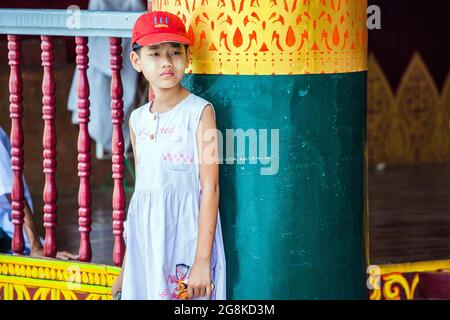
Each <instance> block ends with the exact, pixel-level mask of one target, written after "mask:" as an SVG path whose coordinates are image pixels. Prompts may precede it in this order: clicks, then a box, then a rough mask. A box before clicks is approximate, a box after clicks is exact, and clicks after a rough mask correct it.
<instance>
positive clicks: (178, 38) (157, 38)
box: [136, 33, 191, 46]
mask: <svg viewBox="0 0 450 320" xmlns="http://www.w3.org/2000/svg"><path fill="white" fill-rule="evenodd" d="M162 42H178V43H182V44H187V45H189V44H190V43H191V42H190V41H189V39H188V38H186V37H185V36H182V35H180V34H177V33H156V34H149V35H147V36H145V37H142V38H140V39H139V40H136V43H137V44H138V45H140V46H151V45H154V44H158V43H162Z"/></svg>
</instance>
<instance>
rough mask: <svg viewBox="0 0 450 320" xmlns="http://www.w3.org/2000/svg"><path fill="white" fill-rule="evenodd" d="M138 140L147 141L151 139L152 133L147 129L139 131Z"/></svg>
mask: <svg viewBox="0 0 450 320" xmlns="http://www.w3.org/2000/svg"><path fill="white" fill-rule="evenodd" d="M138 138H139V140H145V139H146V138H150V131H148V130H147V129H145V128H144V129H141V130H139V134H138Z"/></svg>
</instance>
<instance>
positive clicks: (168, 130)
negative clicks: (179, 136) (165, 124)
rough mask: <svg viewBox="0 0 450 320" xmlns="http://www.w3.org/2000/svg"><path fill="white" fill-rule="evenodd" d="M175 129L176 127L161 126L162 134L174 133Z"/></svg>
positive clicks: (160, 131)
mask: <svg viewBox="0 0 450 320" xmlns="http://www.w3.org/2000/svg"><path fill="white" fill-rule="evenodd" d="M174 130H175V127H172V128H159V133H160V134H173V131H174Z"/></svg>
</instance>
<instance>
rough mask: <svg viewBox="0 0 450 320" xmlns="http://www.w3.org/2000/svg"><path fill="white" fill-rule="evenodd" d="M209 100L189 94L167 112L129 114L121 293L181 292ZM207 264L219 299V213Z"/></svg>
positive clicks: (194, 223) (222, 289)
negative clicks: (131, 148) (130, 183)
mask: <svg viewBox="0 0 450 320" xmlns="http://www.w3.org/2000/svg"><path fill="white" fill-rule="evenodd" d="M208 104H210V103H209V102H208V101H206V100H204V99H202V98H200V97H198V96H196V95H194V94H190V95H189V96H187V97H186V98H185V99H184V100H183V101H181V102H180V103H179V104H177V105H176V106H175V107H173V108H172V109H171V110H170V111H168V112H164V113H159V114H158V113H151V112H150V103H147V104H145V105H143V106H142V107H140V108H138V109H136V110H134V111H133V112H132V114H131V118H130V122H131V127H132V128H133V132H134V134H135V141H136V143H135V148H136V150H135V153H136V185H135V190H134V193H133V196H132V197H131V200H130V205H129V209H128V216H127V221H126V222H125V226H124V227H125V235H124V236H125V238H126V245H127V247H126V261H125V270H124V278H123V284H122V299H123V300H130V299H132V300H137V299H152V300H160V299H162V300H175V299H183V298H185V297H186V294H187V292H186V290H185V289H186V283H187V280H188V279H189V275H190V271H191V268H192V265H193V262H194V258H195V251H196V246H197V238H198V223H199V211H200V197H201V186H200V178H199V165H198V150H197V149H198V148H197V143H196V131H197V127H198V124H199V120H200V116H201V114H202V111H203V109H204V108H205V106H207V105H208ZM210 105H211V104H210ZM211 271H212V273H211V275H212V278H211V279H212V281H213V283H214V287H215V288H214V290H213V292H212V294H211V299H217V300H224V299H226V274H225V253H224V247H223V239H222V229H221V224H220V216H219V212H218V218H217V227H216V233H215V240H214V244H213V250H212V254H211ZM203 299H204V298H203Z"/></svg>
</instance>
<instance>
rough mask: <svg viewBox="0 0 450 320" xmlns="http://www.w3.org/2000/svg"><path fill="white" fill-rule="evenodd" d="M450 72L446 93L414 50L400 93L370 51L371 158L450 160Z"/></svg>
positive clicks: (397, 161)
mask: <svg viewBox="0 0 450 320" xmlns="http://www.w3.org/2000/svg"><path fill="white" fill-rule="evenodd" d="M449 79H450V73H449V75H448V78H447V81H446V83H445V85H444V87H443V91H442V94H441V95H439V90H438V88H437V86H436V84H435V82H434V80H433V78H432V76H431V74H430V72H429V71H428V68H427V67H426V64H425V63H424V61H423V60H422V57H421V56H420V55H419V54H418V53H415V54H414V55H413V57H412V58H411V61H410V63H409V64H408V67H407V68H406V70H405V73H404V74H403V77H402V79H401V81H400V85H399V88H398V91H397V93H396V94H394V93H393V92H392V90H391V88H390V84H389V82H388V81H387V79H386V77H385V75H384V73H383V70H382V69H381V67H380V65H379V64H378V62H377V61H376V58H375V57H374V56H373V55H370V57H369V72H368V88H367V130H368V150H369V164H370V165H375V164H377V163H381V162H384V163H387V164H389V165H405V164H407V165H409V164H437V163H444V162H448V161H450V125H449V120H450V111H449V109H450V80H449Z"/></svg>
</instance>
